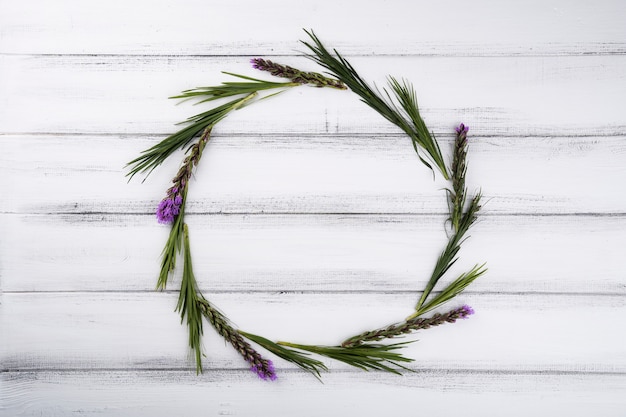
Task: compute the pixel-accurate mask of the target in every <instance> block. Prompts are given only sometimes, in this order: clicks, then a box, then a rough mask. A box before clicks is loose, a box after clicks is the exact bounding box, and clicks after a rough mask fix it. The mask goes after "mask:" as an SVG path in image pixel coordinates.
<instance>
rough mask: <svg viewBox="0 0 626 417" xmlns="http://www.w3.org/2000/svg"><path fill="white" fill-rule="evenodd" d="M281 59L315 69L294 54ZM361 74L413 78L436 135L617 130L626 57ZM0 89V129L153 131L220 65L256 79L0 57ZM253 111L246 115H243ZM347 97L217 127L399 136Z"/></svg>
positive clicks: (289, 101) (103, 60)
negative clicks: (466, 129) (183, 94)
mask: <svg viewBox="0 0 626 417" xmlns="http://www.w3.org/2000/svg"><path fill="white" fill-rule="evenodd" d="M285 63H287V64H291V65H295V66H302V67H303V68H305V69H311V70H319V67H317V66H316V65H314V64H313V63H311V62H310V61H308V60H306V59H305V58H302V57H294V58H289V59H288V60H287V62H285ZM352 63H353V64H354V66H355V67H356V68H357V69H358V70H359V72H360V73H361V75H362V76H364V77H365V78H366V79H369V80H371V81H373V82H376V83H377V84H378V85H379V86H383V85H384V84H385V83H386V81H385V80H386V76H387V75H388V74H390V73H392V74H393V75H395V76H399V77H402V76H404V77H406V78H408V79H410V80H412V81H413V82H414V84H415V87H416V90H417V93H418V99H419V101H420V105H421V107H422V109H423V115H424V119H425V120H426V122H427V123H428V125H429V127H430V128H431V129H433V130H434V131H435V133H436V134H450V132H453V127H454V126H455V125H456V124H458V123H459V122H461V121H464V122H465V123H467V124H469V125H470V126H471V127H472V134H473V135H479V136H496V137H499V136H529V135H531V136H537V135H539V136H542V135H543V136H588V135H595V136H604V135H621V134H623V132H624V130H625V126H626V120H625V118H624V113H623V112H622V111H621V108H620V106H617V105H615V103H619V102H620V100H621V98H622V97H623V96H624V95H625V94H626V82H625V81H624V78H623V76H622V75H623V68H624V66H625V65H626V56H621V55H614V56H583V57H571V56H567V57H561V56H556V57H495V58H484V57H482V58H476V57H466V58H454V59H452V58H433V57H415V56H384V57H378V56H367V57H355V58H354V59H353V60H352ZM2 71H3V73H2V74H1V75H2V77H0V80H2V84H0V92H2V94H0V97H2V101H1V102H0V104H1V105H0V122H1V123H0V126H1V129H2V130H1V132H2V133H32V132H35V133H72V134H74V133H100V134H102V133H124V134H133V135H134V134H138V133H153V134H166V133H171V132H173V131H174V129H175V128H174V127H173V124H174V123H177V122H180V121H182V120H185V119H186V118H187V117H189V116H191V115H192V114H195V113H196V112H199V111H201V108H202V109H204V108H205V107H204V106H201V107H196V108H192V107H191V106H190V105H181V106H174V102H173V101H171V100H167V99H166V97H168V96H172V95H175V94H177V93H178V92H180V91H181V90H184V89H188V88H192V87H196V86H202V85H211V84H216V83H219V82H221V81H225V80H228V79H229V78H230V77H228V76H226V75H223V74H221V73H220V72H221V71H231V72H237V73H243V74H248V75H253V76H257V77H258V76H262V74H260V73H259V71H255V70H253V69H251V68H250V65H249V64H248V59H247V58H243V57H221V56H219V57H192V58H189V57H126V56H123V57H116V56H113V57H111V56H85V57H82V56H70V57H68V56H5V57H3V62H2ZM251 109H252V110H251ZM398 132H399V131H398V129H397V128H395V126H392V125H391V124H390V123H388V122H386V121H385V120H384V119H383V118H382V117H380V116H379V115H378V114H377V113H375V112H374V111H373V110H371V109H369V108H368V107H367V106H366V105H364V104H363V103H361V102H360V101H359V100H358V98H357V97H356V96H355V95H354V94H352V93H349V92H345V91H337V90H334V91H331V90H328V89H316V88H311V87H301V88H298V89H296V90H294V91H290V92H288V93H287V94H283V95H281V96H279V97H275V98H273V99H272V100H271V102H269V101H268V102H263V103H262V104H261V103H259V104H258V105H255V106H253V107H250V108H246V109H245V110H242V111H240V112H235V113H234V114H232V115H231V116H229V118H228V119H227V120H226V121H224V122H223V123H221V124H220V126H219V128H218V129H216V130H215V133H216V134H246V135H250V134H252V135H258V134H272V135H274V134H278V135H295V134H302V133H306V134H313V135H319V134H329V133H330V134H344V135H345V134H350V135H351V134H355V133H357V134H372V133H375V134H385V133H393V134H398Z"/></svg>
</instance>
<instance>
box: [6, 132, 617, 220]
mask: <svg viewBox="0 0 626 417" xmlns="http://www.w3.org/2000/svg"><path fill="white" fill-rule="evenodd" d="M158 139H160V138H157V137H149V138H145V137H143V138H135V137H133V136H118V135H114V136H106V137H102V136H93V135H85V136H83V135H78V136H72V135H59V136H47V135H45V136H39V135H26V136H25V135H17V136H16V135H7V136H4V137H1V138H0V143H2V144H3V149H4V150H5V151H4V152H3V155H2V156H0V160H1V161H2V162H3V163H2V167H0V175H3V176H10V177H11V178H13V180H12V181H11V182H10V183H9V184H8V185H6V186H7V187H10V192H9V193H8V194H9V195H10V196H11V198H7V199H4V200H2V201H0V210H2V211H4V212H9V213H59V212H61V213H66V214H69V213H75V214H81V213H82V214H88V213H132V214H148V213H154V207H156V205H158V201H159V200H160V199H161V198H162V197H163V194H164V192H165V189H167V188H168V187H169V186H168V183H169V182H170V179H171V177H172V176H173V175H174V174H175V173H176V171H177V170H178V166H179V163H180V162H179V161H180V160H181V159H182V154H179V155H176V156H174V157H173V158H172V160H170V161H168V162H167V163H166V164H164V165H163V166H162V167H160V168H159V169H158V170H157V171H155V172H154V173H153V174H152V176H151V177H150V178H148V180H147V181H146V182H145V183H141V181H140V180H141V177H138V178H136V179H134V180H133V181H132V182H131V183H130V184H128V183H127V178H125V176H124V175H125V173H126V172H127V171H125V170H124V165H125V164H126V163H127V162H128V161H129V160H131V159H132V158H133V157H134V156H135V155H137V154H138V153H139V152H140V151H141V150H143V149H146V148H148V147H149V146H152V145H153V144H155V143H156V141H157V140H158ZM450 146H451V144H450V138H449V137H446V138H444V140H442V148H443V150H444V152H445V153H446V155H447V154H448V153H449V148H450ZM111 149H115V150H116V152H115V153H112V152H111ZM207 149H208V150H209V152H207V153H206V154H205V155H204V156H203V160H202V164H201V166H200V167H199V169H198V171H197V173H196V175H195V178H196V180H197V181H195V182H194V184H193V188H192V189H191V190H190V197H191V198H190V203H189V211H190V212H191V213H268V212H270V213H400V214H406V213H417V214H420V213H422V214H423V213H445V212H446V211H447V206H446V197H445V193H444V192H443V191H442V189H444V188H446V187H449V185H448V184H446V183H445V182H443V181H441V179H440V178H439V176H438V177H437V178H436V180H435V181H434V182H433V176H432V173H431V172H429V170H428V169H426V168H425V167H424V166H423V165H422V164H421V163H420V162H419V160H418V158H417V156H416V155H415V153H414V152H413V149H412V148H411V145H410V142H409V141H408V140H407V139H406V138H404V137H396V136H392V135H385V136H375V135H365V136H359V135H356V136H335V135H318V136H314V137H293V136H270V137H266V136H252V137H247V136H236V137H230V136H229V137H221V136H219V137H216V138H214V139H213V141H212V142H211V143H210V144H209V145H208V148H207ZM103 155H106V157H103ZM470 158H471V160H470V162H469V173H468V187H469V188H470V190H471V191H475V190H478V189H479V188H480V189H481V190H482V192H483V194H484V195H485V201H486V204H485V206H484V209H485V212H486V213H490V214H520V213H523V214H526V213H528V214H544V215H545V214H581V213H604V214H611V213H624V212H626V206H625V205H624V199H623V194H622V193H616V192H613V190H614V189H615V187H616V186H617V185H618V184H620V183H624V182H626V171H625V170H624V166H626V137H624V136H615V137H584V138H582V137H577V138H570V137H556V138H555V137H540V138H528V137H510V138H503V137H494V138H472V139H471V145H470ZM447 159H448V158H447ZM25 161H28V162H25ZM528 166H532V167H533V168H532V169H528V168H527V167H528ZM93 184H98V186H97V187H94V186H93Z"/></svg>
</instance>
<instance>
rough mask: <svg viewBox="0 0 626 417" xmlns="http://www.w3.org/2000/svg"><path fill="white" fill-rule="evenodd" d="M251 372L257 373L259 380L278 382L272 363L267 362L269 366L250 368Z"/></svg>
mask: <svg viewBox="0 0 626 417" xmlns="http://www.w3.org/2000/svg"><path fill="white" fill-rule="evenodd" d="M250 370H251V371H252V372H254V373H256V374H257V375H258V376H259V378H261V379H262V380H264V381H267V380H268V379H269V380H270V381H276V371H275V370H274V364H273V363H272V361H269V360H268V361H267V364H265V365H264V364H254V365H252V366H251V367H250Z"/></svg>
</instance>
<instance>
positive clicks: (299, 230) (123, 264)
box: [0, 214, 626, 294]
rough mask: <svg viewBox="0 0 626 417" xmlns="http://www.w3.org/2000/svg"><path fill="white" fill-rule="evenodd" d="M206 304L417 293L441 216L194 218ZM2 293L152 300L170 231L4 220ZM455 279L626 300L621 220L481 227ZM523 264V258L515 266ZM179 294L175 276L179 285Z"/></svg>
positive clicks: (439, 240) (105, 221) (91, 222)
mask: <svg viewBox="0 0 626 417" xmlns="http://www.w3.org/2000/svg"><path fill="white" fill-rule="evenodd" d="M187 221H188V223H189V225H190V233H191V243H192V251H193V254H194V270H195V271H196V274H197V276H198V280H199V282H200V285H201V287H202V288H203V289H204V290H206V291H208V292H215V291H217V292H224V291H248V290H250V289H253V290H255V291H257V290H259V291H324V292H340V293H341V292H350V291H405V292H406V291H409V292H411V291H416V290H420V289H421V288H423V287H424V285H425V283H426V280H427V279H428V277H429V276H430V274H431V272H432V268H433V267H434V263H435V261H436V259H437V257H438V256H439V253H440V251H441V250H442V249H443V247H444V245H445V242H446V232H445V230H444V216H415V215H220V216H211V215H190V216H188V217H187ZM0 225H2V228H1V229H0V230H1V233H2V236H3V238H2V239H1V240H0V264H2V267H3V268H2V269H3V274H2V275H3V276H2V289H3V290H4V291H5V292H14V291H19V292H21V291H35V292H47V291H151V290H152V289H154V286H155V285H156V277H157V276H158V270H159V265H160V259H159V257H160V254H161V251H162V249H163V246H164V245H165V242H166V240H167V234H168V233H169V228H168V227H166V226H161V225H158V224H157V223H156V221H155V219H154V217H153V216H128V215H125V214H121V215H118V214H112V215H109V214H93V215H75V214H72V215H63V216H58V215H27V216H18V215H14V216H6V215H5V216H4V218H3V219H2V221H1V222H0ZM470 234H471V236H472V237H471V239H469V240H468V241H467V242H466V243H465V244H464V245H463V248H462V250H461V252H460V254H459V255H460V260H459V261H458V263H457V265H456V266H455V267H453V269H452V270H451V271H450V273H449V275H448V277H453V276H456V275H457V274H459V273H461V272H463V271H466V270H468V269H470V268H471V267H472V266H473V265H474V264H476V263H482V262H487V264H488V267H489V273H488V274H487V275H486V276H485V277H484V278H481V279H480V280H478V281H476V282H475V283H474V284H472V287H471V288H470V290H471V291H473V292H475V291H481V292H482V291H495V292H505V293H531V294H532V293H536V292H557V293H559V292H567V293H595V294H606V293H611V294H626V293H625V288H624V272H623V265H622V261H621V259H622V258H621V251H622V248H623V245H622V241H623V238H624V235H625V234H626V217H625V216H540V217H538V216H532V215H527V216H491V215H489V216H484V217H483V218H482V219H481V220H480V222H479V223H478V224H477V225H476V226H475V227H474V229H473V230H472V231H471V232H470ZM520 254H523V256H522V255H520ZM175 276H176V278H175V282H176V284H174V286H173V288H177V285H178V280H179V278H178V277H179V276H180V271H177V273H176V274H175Z"/></svg>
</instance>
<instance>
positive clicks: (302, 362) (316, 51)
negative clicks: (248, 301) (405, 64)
mask: <svg viewBox="0 0 626 417" xmlns="http://www.w3.org/2000/svg"><path fill="white" fill-rule="evenodd" d="M305 32H306V33H307V35H308V36H309V37H310V39H311V43H309V42H302V43H303V44H304V45H305V46H306V47H307V48H308V50H309V52H310V53H309V54H308V55H307V57H309V58H310V59H312V60H313V61H315V62H316V63H318V64H319V65H321V66H322V67H324V68H325V69H326V70H327V74H328V75H330V76H332V77H333V78H329V77H327V76H325V75H322V74H319V73H315V72H304V71H300V70H298V69H295V68H292V67H289V66H286V65H280V64H277V63H274V62H272V61H269V60H265V59H261V58H254V59H252V61H251V62H252V64H253V66H254V68H256V69H258V70H261V71H266V72H269V73H270V74H272V75H273V76H276V77H281V78H286V79H288V80H289V81H286V82H275V81H266V80H260V79H256V78H251V77H247V76H244V75H239V74H232V73H226V74H228V75H231V76H234V77H236V78H237V79H238V80H237V81H235V82H224V83H222V84H220V85H218V86H211V87H200V88H194V89H191V90H186V91H183V92H182V93H181V94H180V95H178V96H175V97H172V98H178V99H197V100H199V102H200V103H203V102H208V101H213V100H219V99H227V98H231V99H230V101H227V102H226V103H224V104H221V105H219V106H217V107H214V108H212V109H210V110H208V111H205V112H203V113H200V114H197V115H195V116H192V117H190V118H189V119H187V120H186V121H185V122H184V123H185V124H186V127H184V128H183V129H181V130H180V131H178V132H176V133H174V134H173V135H171V136H168V137H167V138H165V139H164V140H162V141H161V142H159V143H158V144H156V145H154V146H153V147H151V148H149V149H146V150H145V151H143V152H142V153H141V155H140V156H139V157H137V158H136V159H134V160H132V161H131V162H129V164H128V165H129V167H130V171H129V173H128V176H129V177H130V178H132V177H133V176H134V175H136V174H138V173H143V174H146V175H148V174H149V173H150V172H151V171H152V170H153V169H155V168H156V167H157V166H159V165H160V164H161V163H162V162H163V161H165V160H166V159H167V158H168V157H169V156H170V155H172V153H174V152H175V151H177V150H179V149H185V148H186V153H187V154H188V155H187V156H186V157H185V159H184V160H183V163H182V166H181V168H180V170H179V171H178V173H177V174H176V176H175V177H174V179H173V180H172V182H173V185H172V186H171V187H170V188H169V189H168V190H167V195H166V197H165V198H164V199H163V200H162V201H161V203H160V204H159V206H158V208H157V211H156V215H157V219H158V221H159V223H166V224H171V231H170V235H169V238H168V240H167V243H166V245H165V248H164V250H163V255H162V262H161V272H160V274H159V278H158V281H157V289H159V290H163V289H165V287H166V285H167V280H168V278H169V276H170V275H171V273H172V272H173V271H174V268H175V263H176V259H177V257H178V256H179V255H182V257H183V271H182V280H181V286H180V293H179V297H178V304H177V307H176V310H177V311H178V312H179V313H180V315H181V319H182V320H183V321H186V323H187V327H188V330H189V346H190V348H191V350H192V351H193V353H194V356H195V361H196V371H197V372H198V373H200V372H202V348H201V336H202V333H203V317H204V318H205V319H206V320H207V321H208V322H209V323H210V324H211V325H212V326H213V327H214V328H215V330H216V331H217V333H219V334H220V335H221V336H222V337H224V338H225V339H226V340H227V341H228V342H230V344H231V345H232V346H233V347H234V348H235V350H236V351H237V352H239V353H240V354H241V356H242V357H243V359H245V361H246V362H248V364H249V365H250V367H251V370H252V371H253V372H255V373H256V374H257V375H258V376H259V377H260V378H262V379H264V380H275V379H276V371H275V369H274V365H273V363H272V361H271V360H268V359H265V358H264V357H263V356H261V354H260V353H259V352H257V351H256V350H255V349H254V348H253V347H252V345H251V342H253V343H255V344H257V345H259V346H262V347H263V348H265V349H267V350H268V351H269V352H271V353H272V354H274V355H276V356H278V357H280V358H282V359H285V360H287V361H289V362H292V363H294V364H296V365H297V366H298V367H300V368H302V369H304V370H306V371H309V372H311V373H312V374H314V375H315V376H316V377H318V378H319V377H320V372H321V371H327V370H328V368H327V367H326V366H325V364H324V363H323V362H321V361H320V360H318V359H315V357H316V356H321V357H326V358H330V359H334V360H338V361H341V362H344V363H347V364H349V365H352V366H355V367H357V368H360V369H363V370H381V371H387V372H392V373H396V374H400V373H401V371H402V370H408V368H406V366H405V364H406V363H407V362H411V361H412V360H413V359H411V358H407V357H405V356H403V355H402V354H401V353H400V350H401V349H402V348H403V347H404V346H405V345H406V344H407V343H410V342H400V343H379V342H380V341H382V340H385V339H392V338H395V337H398V336H402V335H405V334H408V333H411V332H414V331H416V330H420V329H428V328H430V327H433V326H438V325H440V324H443V323H453V322H455V321H456V320H457V319H462V318H467V317H468V316H469V315H471V314H473V312H474V311H473V310H472V308H471V307H469V306H467V305H463V306H462V307H459V308H455V309H452V310H449V311H447V312H445V313H436V314H433V315H431V316H430V317H424V315H425V314H426V313H428V312H431V311H432V310H433V309H435V308H438V307H439V306H441V305H442V304H444V303H446V302H447V301H449V300H451V299H452V298H454V297H455V296H457V295H458V294H460V293H461V292H462V291H463V290H464V289H465V288H466V287H467V286H468V285H469V284H470V283H472V282H473V281H474V280H475V279H476V278H478V277H479V276H481V275H483V274H484V273H485V272H486V268H485V266H484V264H483V265H476V266H474V267H473V268H472V269H471V270H470V271H468V272H465V273H463V274H461V275H460V276H458V277H457V278H456V279H454V280H452V282H450V283H449V284H447V285H446V286H445V287H444V288H442V289H440V290H439V291H437V292H435V293H433V290H434V288H435V286H436V285H437V283H438V281H439V280H440V279H441V278H442V277H443V276H444V274H445V273H446V272H447V271H448V270H449V269H450V267H451V266H452V265H453V264H454V263H455V262H456V260H457V259H458V258H457V254H458V252H459V250H460V246H461V243H462V242H463V240H464V239H465V235H466V233H467V231H468V230H469V228H470V226H471V225H472V224H473V223H474V222H475V221H476V216H477V213H478V211H479V210H480V200H481V194H480V192H478V193H476V194H475V195H474V196H472V197H469V196H468V192H467V189H466V187H465V175H466V159H467V132H468V127H467V126H465V125H464V124H460V125H459V126H458V127H457V128H456V135H455V142H454V150H453V158H452V163H451V166H450V168H449V169H448V167H447V165H446V163H445V162H444V160H443V157H442V155H441V150H440V148H439V144H438V143H437V140H436V139H435V138H434V136H433V135H432V134H431V133H430V132H429V130H428V128H427V127H426V125H425V123H424V120H423V119H422V117H421V115H420V113H419V109H418V106H417V101H416V97H415V91H414V89H413V86H412V85H411V84H410V83H409V82H407V81H405V80H402V81H398V80H397V79H395V78H393V77H389V90H387V89H383V90H382V93H381V92H380V91H379V90H378V89H372V88H371V87H370V86H369V85H368V83H367V82H365V81H364V80H363V79H362V78H361V77H360V76H359V75H358V73H357V72H356V70H355V69H354V67H352V65H351V64H350V63H349V62H348V61H347V60H346V59H345V58H343V57H342V56H341V55H340V54H339V53H338V52H337V51H336V50H333V53H330V52H329V51H328V50H327V49H326V48H325V47H324V45H323V44H322V43H321V42H320V40H319V39H318V38H317V36H316V35H315V33H314V32H313V31H305ZM301 85H311V86H315V87H320V88H322V87H328V88H333V89H339V90H348V89H349V90H351V91H352V92H354V93H356V94H357V95H359V96H360V98H361V101H363V102H364V103H365V104H367V105H368V106H370V107H371V108H372V109H374V110H376V111H377V112H378V113H380V115H381V116H383V117H384V118H385V119H387V120H388V121H389V122H391V123H393V124H394V125H396V126H398V127H399V128H400V129H401V130H402V131H403V132H404V133H406V134H407V135H408V137H409V138H410V139H411V142H412V144H413V148H414V149H415V152H416V153H417V155H418V158H419V159H420V161H421V162H422V163H423V164H424V165H426V166H427V167H428V168H430V169H431V170H432V171H433V173H434V172H435V171H438V172H439V173H440V174H441V175H442V176H443V177H444V179H446V180H448V181H449V182H450V187H449V188H447V189H446V194H447V195H446V198H447V203H448V209H449V217H448V222H449V227H450V229H451V231H450V233H449V236H448V243H447V245H446V247H445V248H444V250H443V251H442V253H441V255H440V256H439V258H438V259H437V262H436V264H435V267H434V269H433V272H432V275H431V277H430V279H429V280H428V282H427V284H426V286H425V288H424V290H423V291H422V294H421V296H420V298H419V300H418V302H417V304H416V305H415V310H414V311H413V312H412V313H411V314H410V315H409V316H408V317H407V318H406V319H404V320H403V321H400V322H398V323H394V324H391V325H389V326H387V327H384V328H379V329H374V330H370V331H367V332H364V333H361V334H358V335H356V336H352V337H349V338H347V339H345V340H344V341H343V342H342V343H341V344H339V345H336V346H324V345H303V344H296V343H290V342H274V341H271V340H269V339H266V338H264V337H262V336H259V335H256V334H253V333H248V332H244V331H243V330H241V329H236V328H235V327H234V326H233V325H232V324H230V323H229V321H228V319H227V317H226V316H225V315H224V314H223V313H222V312H220V311H219V310H218V309H217V308H216V307H215V306H214V305H213V304H212V303H211V302H209V300H207V299H206V298H205V297H204V296H203V295H202V293H201V292H200V290H199V289H198V284H197V282H196V278H195V275H194V273H193V269H192V258H191V251H190V245H189V231H188V227H187V224H185V222H184V216H185V203H186V201H187V189H188V186H189V181H190V179H191V175H192V172H193V169H194V167H196V166H197V165H198V163H199V162H200V158H201V157H202V152H203V150H204V148H205V146H206V144H207V143H208V141H209V140H210V138H211V130H212V129H213V127H214V126H215V125H216V124H217V123H218V122H220V121H221V120H222V119H224V118H225V117H226V116H227V115H228V114H229V113H230V112H232V111H234V110H238V109H241V108H243V107H244V106H248V105H250V104H252V103H255V102H257V101H259V99H260V98H267V97H269V96H271V95H274V94H277V93H280V92H283V91H285V90H287V89H290V88H293V87H298V86H301ZM267 92H269V94H267ZM262 93H266V94H265V95H264V96H262V97H261V96H260V95H261V94H262ZM194 139H197V140H196V142H195V143H193V144H191V142H192V141H193V140H194Z"/></svg>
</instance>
